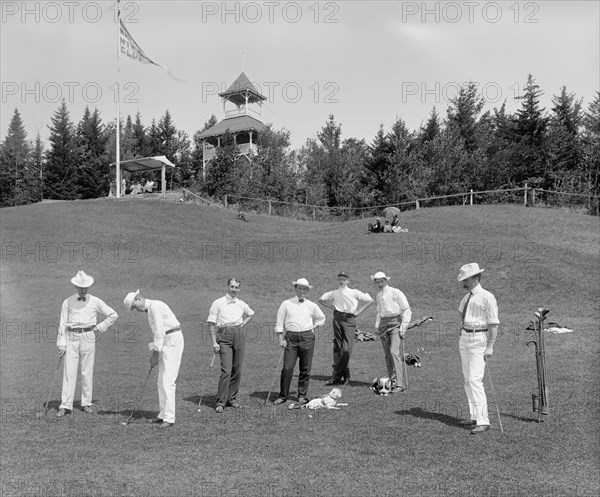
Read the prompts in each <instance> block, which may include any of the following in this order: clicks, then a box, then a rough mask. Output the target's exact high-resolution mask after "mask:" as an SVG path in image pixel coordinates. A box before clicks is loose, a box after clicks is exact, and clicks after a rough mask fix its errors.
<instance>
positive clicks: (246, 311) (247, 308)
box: [242, 302, 254, 318]
mask: <svg viewBox="0 0 600 497" xmlns="http://www.w3.org/2000/svg"><path fill="white" fill-rule="evenodd" d="M244 305H245V307H244V314H243V316H242V317H244V318H247V317H249V316H254V311H253V310H252V309H251V308H250V306H249V305H248V304H246V303H245V302H244Z"/></svg>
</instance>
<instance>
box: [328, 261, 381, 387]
mask: <svg viewBox="0 0 600 497" xmlns="http://www.w3.org/2000/svg"><path fill="white" fill-rule="evenodd" d="M337 279H338V285H339V288H338V289H337V290H333V291H331V292H327V293H324V294H323V295H322V296H321V298H320V299H319V304H321V305H322V306H323V307H327V308H329V309H331V310H333V373H332V377H331V379H330V380H329V381H327V382H326V383H325V385H347V384H348V383H350V368H349V366H348V364H349V362H350V355H351V354H352V346H353V345H354V332H355V331H356V317H357V316H358V315H359V314H360V313H361V312H363V311H364V310H365V309H367V308H368V307H369V306H370V305H371V304H373V299H372V298H371V296H370V295H369V294H368V293H362V292H360V291H358V290H355V289H353V288H349V287H348V283H350V277H349V276H348V275H347V274H346V273H345V272H340V273H339V274H338V278H337ZM359 304H361V305H359Z"/></svg>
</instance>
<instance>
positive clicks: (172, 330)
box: [165, 326, 181, 335]
mask: <svg viewBox="0 0 600 497" xmlns="http://www.w3.org/2000/svg"><path fill="white" fill-rule="evenodd" d="M176 331H181V328H180V327H179V326H177V327H176V328H171V329H170V330H167V331H165V335H168V334H170V333H175V332H176Z"/></svg>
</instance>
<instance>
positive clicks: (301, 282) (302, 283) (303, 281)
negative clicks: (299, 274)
mask: <svg viewBox="0 0 600 497" xmlns="http://www.w3.org/2000/svg"><path fill="white" fill-rule="evenodd" d="M292 285H294V286H296V285H298V286H305V287H308V288H312V285H311V284H310V283H309V282H308V280H307V279H306V278H300V279H299V280H296V281H292Z"/></svg>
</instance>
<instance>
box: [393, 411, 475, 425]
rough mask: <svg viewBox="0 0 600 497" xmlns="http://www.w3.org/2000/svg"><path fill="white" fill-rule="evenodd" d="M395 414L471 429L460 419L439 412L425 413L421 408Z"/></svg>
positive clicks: (395, 412)
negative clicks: (463, 424) (462, 424)
mask: <svg viewBox="0 0 600 497" xmlns="http://www.w3.org/2000/svg"><path fill="white" fill-rule="evenodd" d="M394 414H398V415H399V416H414V417H416V418H422V419H432V420H434V421H439V422H440V423H444V424H445V425H448V426H452V427H455V428H462V429H466V430H470V429H471V427H469V426H461V425H460V422H461V421H463V420H462V419H460V418H455V417H454V416H448V415H447V414H440V413H439V412H431V411H425V410H424V409H421V408H420V407H413V408H412V409H408V410H405V411H394Z"/></svg>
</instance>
